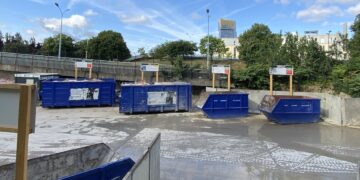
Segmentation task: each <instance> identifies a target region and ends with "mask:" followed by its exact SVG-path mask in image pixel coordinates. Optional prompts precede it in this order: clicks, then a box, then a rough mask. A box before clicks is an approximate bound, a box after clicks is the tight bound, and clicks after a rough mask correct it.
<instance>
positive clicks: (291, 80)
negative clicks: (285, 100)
mask: <svg viewBox="0 0 360 180" xmlns="http://www.w3.org/2000/svg"><path fill="white" fill-rule="evenodd" d="M289 85H290V96H292V95H293V94H294V93H293V76H292V75H290V82H289Z"/></svg>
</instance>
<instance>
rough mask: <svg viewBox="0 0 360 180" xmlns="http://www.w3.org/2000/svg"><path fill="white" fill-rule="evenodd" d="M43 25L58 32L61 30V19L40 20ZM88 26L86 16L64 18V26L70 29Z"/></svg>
mask: <svg viewBox="0 0 360 180" xmlns="http://www.w3.org/2000/svg"><path fill="white" fill-rule="evenodd" d="M39 21H40V23H41V25H42V26H43V27H44V28H45V29H47V30H50V31H58V30H59V29H60V19H58V18H42V19H39ZM87 25H88V22H87V20H86V17H85V16H82V15H78V14H75V15H71V16H70V17H69V18H63V26H67V27H70V28H85V27H86V26H87Z"/></svg>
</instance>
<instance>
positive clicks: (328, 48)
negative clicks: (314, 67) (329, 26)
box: [327, 31, 331, 51]
mask: <svg viewBox="0 0 360 180" xmlns="http://www.w3.org/2000/svg"><path fill="white" fill-rule="evenodd" d="M330 33H331V31H329V32H328V33H327V34H328V45H327V50H328V51H329V50H330Z"/></svg>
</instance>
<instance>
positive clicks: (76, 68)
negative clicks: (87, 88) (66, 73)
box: [75, 62, 93, 79]
mask: <svg viewBox="0 0 360 180" xmlns="http://www.w3.org/2000/svg"><path fill="white" fill-rule="evenodd" d="M92 68H93V66H91V68H84V69H89V79H91V77H92ZM77 78H78V67H77V66H76V62H75V79H77Z"/></svg>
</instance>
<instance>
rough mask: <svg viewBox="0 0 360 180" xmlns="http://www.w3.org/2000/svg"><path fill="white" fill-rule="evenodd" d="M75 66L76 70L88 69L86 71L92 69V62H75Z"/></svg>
mask: <svg viewBox="0 0 360 180" xmlns="http://www.w3.org/2000/svg"><path fill="white" fill-rule="evenodd" d="M75 66H76V67H77V68H88V69H91V68H92V67H93V65H92V62H86V61H78V62H75Z"/></svg>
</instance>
